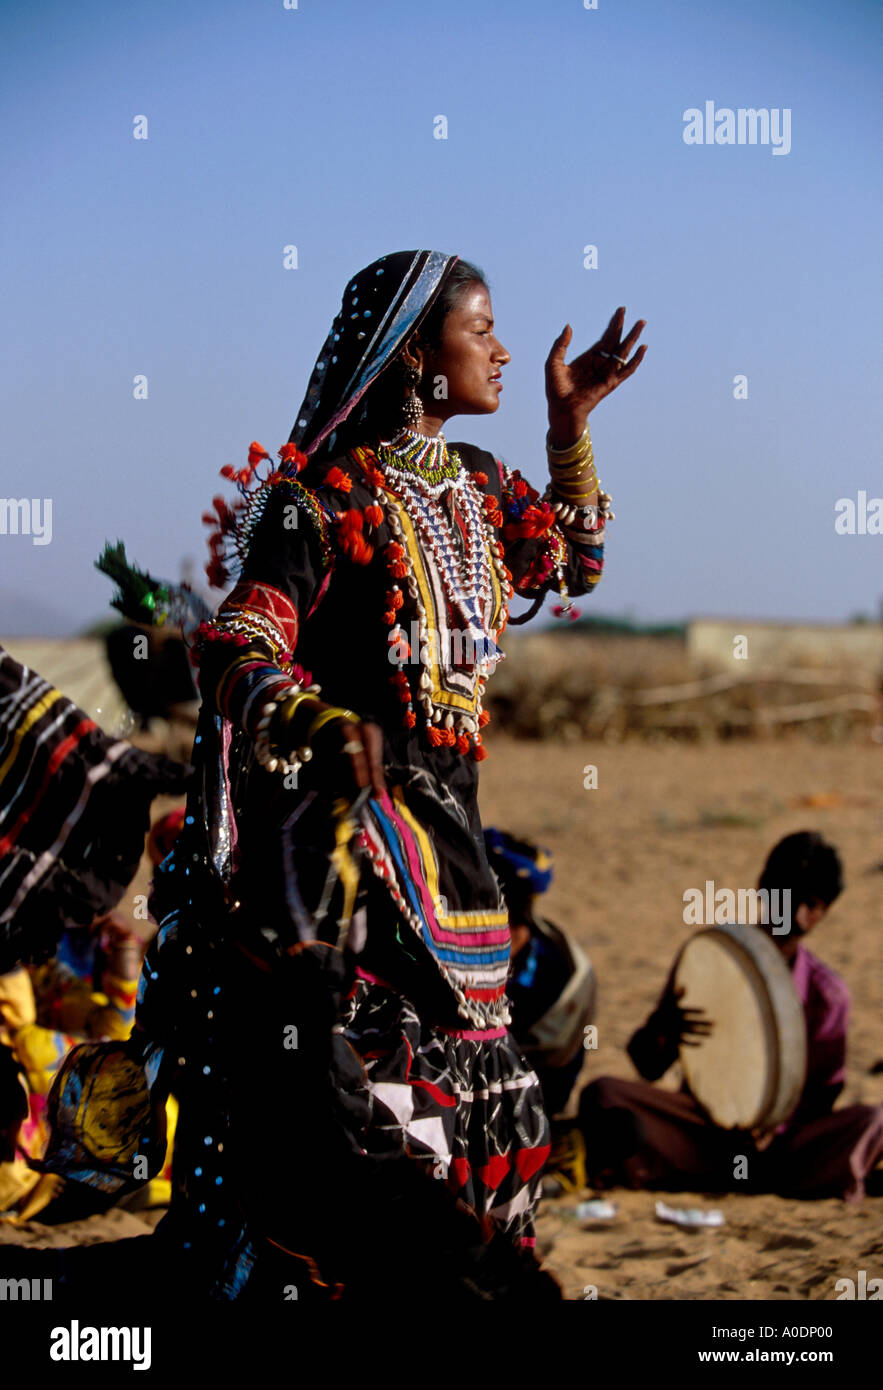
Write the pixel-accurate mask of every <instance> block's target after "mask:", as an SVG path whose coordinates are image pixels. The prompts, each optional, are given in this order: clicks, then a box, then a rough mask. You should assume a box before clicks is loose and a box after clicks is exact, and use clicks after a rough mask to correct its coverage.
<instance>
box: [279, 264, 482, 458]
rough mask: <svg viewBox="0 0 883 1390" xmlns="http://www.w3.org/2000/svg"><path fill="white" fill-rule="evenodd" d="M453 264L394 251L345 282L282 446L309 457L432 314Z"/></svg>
mask: <svg viewBox="0 0 883 1390" xmlns="http://www.w3.org/2000/svg"><path fill="white" fill-rule="evenodd" d="M458 259H459V257H457V256H446V255H445V254H444V253H443V252H441V251H395V252H393V254H392V255H389V256H381V257H380V260H379V261H373V262H372V264H371V265H369V266H366V267H365V269H364V270H360V271H358V272H357V274H356V275H354V276H353V278H352V279H351V280H350V281H349V282H348V284H347V288H346V290H345V291H344V295H343V300H342V302H341V306H340V310H339V312H338V314H337V316H336V318H335V320H334V322H333V323H332V325H331V331H330V332H329V334H328V337H327V338H326V339H325V345H324V347H323V348H322V351H321V352H320V353H319V356H318V358H317V359H316V365H315V367H314V368H313V372H312V375H311V377H310V383H309V386H308V387H307V394H306V396H305V397H304V401H303V404H302V405H301V408H300V410H299V411H298V412H297V419H296V420H295V422H294V428H293V430H292V431H291V435H290V439H289V442H290V443H292V444H296V445H297V447H298V448H299V449H301V450H303V452H304V453H305V454H312V453H313V452H314V451H315V450H316V449H317V448H318V447H319V445H320V444H322V443H323V441H324V440H325V439H327V437H328V435H329V434H331V432H332V430H335V429H336V428H337V426H338V425H340V424H341V423H342V422H343V421H344V420H345V419H346V418H347V416H348V415H349V413H350V411H351V410H352V409H353V408H354V406H355V405H357V403H358V402H359V400H361V398H362V396H363V395H364V394H365V392H366V391H367V389H368V387H369V386H370V385H371V383H372V382H373V381H375V380H376V379H377V377H378V376H379V375H380V373H381V372H382V371H383V369H384V367H386V366H387V365H388V364H389V362H391V361H392V359H393V358H394V357H395V355H396V353H397V352H398V351H399V349H400V348H401V347H403V346H404V343H405V341H406V339H407V338H408V337H409V336H410V334H411V333H413V332H414V329H415V328H417V327H418V326H419V324H420V323H421V321H422V320H423V319H424V318H425V316H426V313H427V311H428V310H429V309H430V308H431V307H432V305H433V303H434V302H435V300H436V298H437V297H438V294H439V291H440V290H441V288H442V285H443V284H444V282H445V278H446V277H447V275H448V273H449V271H450V270H451V268H452V267H453V266H454V265H455V264H456V262H457V260H458Z"/></svg>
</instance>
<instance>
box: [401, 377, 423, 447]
mask: <svg viewBox="0 0 883 1390" xmlns="http://www.w3.org/2000/svg"><path fill="white" fill-rule="evenodd" d="M405 382H406V384H407V385H408V386H409V387H410V388H411V389H410V391H409V392H408V394H407V396H406V397H405V405H404V411H403V414H404V419H405V427H406V428H407V429H409V430H414V431H415V432H416V430H417V427H418V425H419V424H420V421H421V420H422V419H423V404H422V402H421V400H420V397H419V396H418V395H417V392H416V390H415V389H414V388H415V387H416V386H419V384H420V373H419V372H418V370H417V368H416V367H406V368H405Z"/></svg>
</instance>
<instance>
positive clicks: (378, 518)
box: [365, 504, 383, 526]
mask: <svg viewBox="0 0 883 1390" xmlns="http://www.w3.org/2000/svg"><path fill="white" fill-rule="evenodd" d="M365 520H366V521H367V522H368V523H369V524H370V525H371V526H379V525H380V524H381V522H382V521H383V508H382V507H378V506H376V505H374V504H372V505H371V506H370V507H366V508H365Z"/></svg>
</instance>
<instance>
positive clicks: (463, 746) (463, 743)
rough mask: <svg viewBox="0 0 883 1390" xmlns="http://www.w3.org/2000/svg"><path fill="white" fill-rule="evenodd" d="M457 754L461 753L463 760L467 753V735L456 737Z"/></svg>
mask: <svg viewBox="0 0 883 1390" xmlns="http://www.w3.org/2000/svg"><path fill="white" fill-rule="evenodd" d="M457 752H458V753H462V754H463V756H464V758H465V756H466V754H467V753H468V752H469V737H468V735H467V734H458V735H457Z"/></svg>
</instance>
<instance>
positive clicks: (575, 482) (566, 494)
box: [545, 424, 613, 531]
mask: <svg viewBox="0 0 883 1390" xmlns="http://www.w3.org/2000/svg"><path fill="white" fill-rule="evenodd" d="M546 454H547V456H548V460H549V475H550V478H551V482H550V484H549V487H548V488H547V489H546V495H545V500H546V501H547V502H548V503H549V505H550V506H551V508H552V510H553V511H554V512H556V513H557V516H558V520H559V521H560V522H562V523H563V524H564V525H565V526H568V527H571V528H572V529H574V530H576V531H597V530H598V529H599V524H600V525H601V526H603V524H604V523H605V522H606V521H612V520H613V512H612V511H611V510H610V504H611V501H612V498H611V496H610V494H609V493H608V492H604V491H602V488H601V483H600V480H599V478H598V474H597V473H596V471H595V457H594V454H593V453H592V440H591V437H590V435H589V427H588V424H587V425H586V427H585V429H584V430H583V432H582V434H581V435H580V437H579V439H578V440H577V441H576V443H575V444H572V445H571V446H570V448H569V449H553V448H552V445H551V443H550V441H549V436H548V435H547V436H546ZM596 494H597V502H589V498H590V497H594V496H595V495H596Z"/></svg>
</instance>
